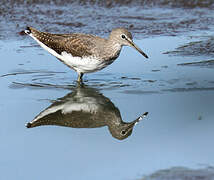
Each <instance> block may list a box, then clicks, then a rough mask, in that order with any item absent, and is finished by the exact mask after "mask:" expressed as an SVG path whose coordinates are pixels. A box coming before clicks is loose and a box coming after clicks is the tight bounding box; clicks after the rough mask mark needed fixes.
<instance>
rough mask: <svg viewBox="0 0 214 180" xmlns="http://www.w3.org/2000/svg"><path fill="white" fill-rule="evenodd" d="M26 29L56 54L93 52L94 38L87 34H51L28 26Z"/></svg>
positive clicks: (80, 55) (86, 54) (76, 54)
mask: <svg viewBox="0 0 214 180" xmlns="http://www.w3.org/2000/svg"><path fill="white" fill-rule="evenodd" d="M28 30H29V31H30V33H32V35H33V36H34V37H35V38H36V39H37V40H39V41H40V42H42V43H43V44H45V45H46V46H48V47H49V48H51V49H53V50H54V51H55V52H57V53H58V54H61V53H62V52H64V51H65V52H67V53H70V54H71V55H72V56H74V57H83V56H90V55H92V54H93V53H94V52H93V50H94V49H95V48H94V47H95V42H94V41H93V39H94V38H95V37H94V36H92V35H87V34H51V33H47V32H40V31H37V30H36V29H34V28H31V27H29V28H28Z"/></svg>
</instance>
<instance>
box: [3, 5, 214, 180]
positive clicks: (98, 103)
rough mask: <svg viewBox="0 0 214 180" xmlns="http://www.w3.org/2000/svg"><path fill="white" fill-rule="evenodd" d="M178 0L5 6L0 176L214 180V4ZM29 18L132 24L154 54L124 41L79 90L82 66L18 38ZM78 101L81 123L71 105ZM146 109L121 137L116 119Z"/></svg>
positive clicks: (58, 27) (43, 26) (95, 25)
mask: <svg viewBox="0 0 214 180" xmlns="http://www.w3.org/2000/svg"><path fill="white" fill-rule="evenodd" d="M136 2H137V1H136ZM171 2H172V3H171V4H168V5H164V3H163V4H155V3H154V5H152V4H145V5H144V6H142V5H141V4H138V3H136V4H135V3H131V4H123V5H122V6H120V4H115V5H114V4H111V2H110V3H109V4H108V5H106V4H105V5H103V4H96V3H95V4H91V3H88V4H81V3H72V4H70V6H66V5H63V4H61V5H59V4H56V3H55V2H54V1H53V2H52V3H47V4H43V3H33V2H31V1H29V4H25V3H23V2H19V3H17V2H16V3H14V2H8V3H6V4H4V5H1V9H2V10H4V11H1V17H2V19H3V20H2V21H1V22H0V25H1V26H0V37H1V41H0V52H1V58H0V59H1V68H0V86H1V94H0V97H1V101H0V113H1V125H0V139H1V142H2V145H1V147H0V153H1V159H0V171H1V173H0V179H24V180H25V179H26V180H27V179H29V177H30V179H32V180H34V179H35V180H36V179H53V180H54V179H85V178H86V177H87V179H101V178H102V179H137V178H138V179H141V178H144V179H152V180H154V179H155V180H157V179H158V180H159V179H161V180H162V179H176V178H177V179H179V178H180V179H188V178H189V179H190V178H195V179H196V180H197V179H201V178H203V179H214V177H213V168H212V166H213V165H214V158H213V151H214V145H213V135H214V132H213V126H214V121H213V107H214V101H213V97H214V94H213V93H214V80H213V77H214V76H213V75H214V71H213V54H212V49H213V42H212V36H213V34H212V31H211V30H212V28H213V24H212V23H213V22H214V21H213V18H214V16H213V14H212V13H210V12H211V11H212V4H207V5H206V1H204V2H205V4H203V5H202V4H200V3H199V4H197V3H195V4H194V3H193V4H192V6H191V5H189V4H182V3H180V4H179V3H176V2H174V1H171ZM11 3H12V4H13V6H10V5H11ZM119 3H120V2H119ZM173 3H174V4H173ZM207 3H208V1H207ZM166 4H167V3H166ZM71 5H72V6H71ZM113 5H114V7H112V6H113ZM175 6H176V7H175ZM202 6H203V7H202ZM8 7H9V8H8ZM29 14H30V15H29ZM68 14H69V15H68ZM116 17H117V18H116ZM173 18H174V19H173ZM175 19H176V20H177V21H176V20H175ZM49 22H50V23H49ZM52 22H53V23H52ZM90 22H91V23H90ZM29 23H30V24H29ZM25 25H31V26H33V27H35V28H38V29H40V30H44V31H50V32H60V33H69V32H73V31H76V32H85V33H96V34H98V35H101V36H104V37H107V35H108V33H109V31H110V30H111V29H112V28H113V27H116V26H124V27H128V28H129V29H130V31H131V32H132V33H133V34H134V37H135V39H134V40H135V42H136V44H138V46H139V47H141V48H142V49H143V50H144V52H146V53H147V54H148V55H149V57H150V58H149V59H148V60H146V59H144V58H143V57H142V56H141V55H140V54H138V53H137V52H136V51H134V50H133V49H131V48H128V47H125V48H123V49H122V52H121V55H120V57H119V58H118V59H117V60H116V61H115V62H114V63H113V64H112V65H110V66H109V67H107V68H105V69H103V70H102V71H100V72H97V73H93V74H87V75H86V76H85V77H84V80H85V85H84V86H85V87H79V86H78V85H77V84H76V82H75V80H76V78H77V75H76V73H75V72H73V71H72V70H70V69H68V68H67V67H66V66H64V65H63V64H62V63H61V62H59V61H58V60H57V59H56V58H54V57H53V56H51V55H49V54H48V53H47V52H46V51H44V50H43V49H41V48H40V47H39V46H38V45H37V44H36V43H35V42H34V41H33V40H32V39H30V38H29V37H26V36H25V37H23V36H18V34H17V32H19V31H21V30H22V29H23V28H24V27H25ZM89 102H90V103H89ZM80 104H81V107H82V108H83V109H80V111H84V110H85V109H86V111H85V112H86V113H85V114H83V113H80V112H78V113H76V114H75V113H74V114H70V115H72V117H73V116H76V117H77V119H79V120H78V124H74V123H73V121H72V117H69V116H66V112H69V111H70V109H72V108H74V107H75V108H76V107H77V106H79V105H80ZM89 110H90V112H92V113H89ZM102 111H104V112H105V113H106V114H102ZM76 112H77V111H76ZM94 112H99V113H94ZM144 112H149V113H148V115H147V116H146V117H145V118H143V119H142V120H141V121H140V122H138V124H137V125H136V126H135V127H134V128H133V131H132V133H131V135H130V136H128V137H125V136H124V139H123V140H119V139H121V138H118V137H121V135H123V133H122V134H119V136H116V135H115V134H117V132H118V131H117V130H118V128H117V127H115V126H112V123H111V122H113V123H114V122H118V121H119V122H120V123H121V121H122V122H124V123H125V122H132V121H133V120H135V119H136V118H138V117H139V116H141V115H142V114H143V113H144ZM60 113H61V114H60ZM87 113H88V114H87ZM94 114H95V115H96V116H95V115H94ZM63 115H65V117H63V118H64V119H65V121H63V122H62V121H61V119H62V116H63ZM36 117H37V119H39V118H40V120H41V121H40V122H39V125H38V124H37V125H38V127H34V128H29V129H27V128H26V127H25V124H26V123H29V122H31V121H32V120H33V119H35V118H36ZM38 117H39V118H38ZM54 117H55V118H56V119H54ZM80 117H81V118H82V119H83V120H87V117H88V118H89V117H90V118H91V119H93V121H90V123H88V122H87V121H81V118H80ZM95 117H96V118H97V119H96V121H94V119H95ZM108 118H109V121H108ZM99 119H100V121H99ZM42 120H44V121H42ZM83 122H84V123H83ZM91 122H92V123H91ZM95 122H96V123H95ZM54 123H55V125H54ZM57 123H58V124H57ZM81 123H82V124H81ZM106 123H107V124H106ZM108 123H109V124H108ZM47 124H49V125H47ZM50 124H52V125H50ZM121 124H122V123H121ZM59 125H60V126H59ZM66 125H67V126H70V127H63V126H66ZM83 126H84V127H85V128H82V127H83ZM112 127H113V128H112ZM120 127H121V126H120ZM119 132H120V131H119ZM178 167H179V168H178ZM181 167H182V168H181ZM11 172H13V173H11Z"/></svg>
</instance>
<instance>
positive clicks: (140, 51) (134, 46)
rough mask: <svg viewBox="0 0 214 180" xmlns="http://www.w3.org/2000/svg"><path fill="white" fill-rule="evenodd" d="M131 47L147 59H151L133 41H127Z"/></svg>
mask: <svg viewBox="0 0 214 180" xmlns="http://www.w3.org/2000/svg"><path fill="white" fill-rule="evenodd" d="M127 41H128V42H129V43H130V45H131V46H132V47H133V48H135V49H136V50H137V51H138V52H139V53H140V54H142V55H143V56H144V57H145V58H149V57H148V56H147V55H146V54H145V53H144V52H143V51H142V50H141V49H140V48H139V47H138V46H137V45H136V44H135V43H134V42H133V41H131V40H129V39H127Z"/></svg>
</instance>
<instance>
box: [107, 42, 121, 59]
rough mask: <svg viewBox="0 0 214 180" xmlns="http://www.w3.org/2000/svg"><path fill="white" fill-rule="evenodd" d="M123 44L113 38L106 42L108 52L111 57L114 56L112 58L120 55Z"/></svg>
mask: <svg viewBox="0 0 214 180" xmlns="http://www.w3.org/2000/svg"><path fill="white" fill-rule="evenodd" d="M121 48H122V45H121V44H119V43H118V42H115V41H113V40H112V39H108V40H107V43H106V47H105V50H106V53H107V54H108V56H109V57H112V59H116V58H117V57H118V56H119V55H120V51H121Z"/></svg>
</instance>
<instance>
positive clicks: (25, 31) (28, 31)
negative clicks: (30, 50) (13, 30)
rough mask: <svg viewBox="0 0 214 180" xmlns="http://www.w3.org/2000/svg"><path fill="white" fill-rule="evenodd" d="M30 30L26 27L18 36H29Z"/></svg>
mask: <svg viewBox="0 0 214 180" xmlns="http://www.w3.org/2000/svg"><path fill="white" fill-rule="evenodd" d="M31 29H32V28H31V27H27V28H26V29H25V30H23V31H21V32H19V34H20V35H29V34H31V33H32V32H31Z"/></svg>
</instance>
